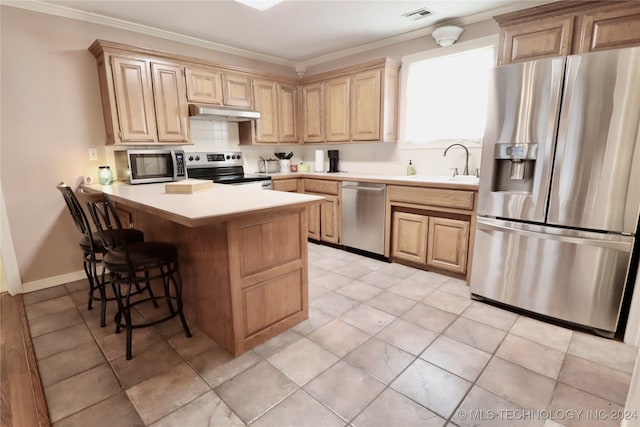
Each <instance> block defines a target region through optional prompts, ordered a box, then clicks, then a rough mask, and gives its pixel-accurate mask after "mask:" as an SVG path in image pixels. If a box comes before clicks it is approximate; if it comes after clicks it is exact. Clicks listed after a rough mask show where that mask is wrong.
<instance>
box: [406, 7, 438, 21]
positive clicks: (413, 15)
mask: <svg viewBox="0 0 640 427" xmlns="http://www.w3.org/2000/svg"><path fill="white" fill-rule="evenodd" d="M432 13H433V12H431V11H430V10H428V9H427V8H426V7H421V8H420V9H416V10H414V11H412V12H407V13H404V14H403V15H402V16H406V17H407V18H410V19H413V20H414V21H417V20H418V19H422V18H425V17H427V16H429V15H431V14H432Z"/></svg>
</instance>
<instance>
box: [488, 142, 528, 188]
mask: <svg viewBox="0 0 640 427" xmlns="http://www.w3.org/2000/svg"><path fill="white" fill-rule="evenodd" d="M537 156H538V144H496V145H495V156H494V160H495V162H496V164H495V168H494V170H495V177H494V188H493V191H507V192H513V193H526V194H531V192H532V190H533V181H534V171H535V163H536V159H537Z"/></svg>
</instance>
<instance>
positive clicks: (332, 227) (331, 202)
mask: <svg viewBox="0 0 640 427" xmlns="http://www.w3.org/2000/svg"><path fill="white" fill-rule="evenodd" d="M324 197H325V200H323V201H322V203H320V240H322V241H323V242H329V243H335V244H338V243H340V199H339V198H338V196H324Z"/></svg>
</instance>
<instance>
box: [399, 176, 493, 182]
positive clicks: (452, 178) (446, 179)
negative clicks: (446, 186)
mask: <svg viewBox="0 0 640 427" xmlns="http://www.w3.org/2000/svg"><path fill="white" fill-rule="evenodd" d="M402 178H403V179H407V180H411V181H425V182H452V183H453V182H457V183H460V184H477V183H478V182H479V181H480V179H479V178H478V177H477V176H475V175H456V176H443V175H409V176H404V177H402Z"/></svg>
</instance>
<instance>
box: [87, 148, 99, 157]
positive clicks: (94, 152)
mask: <svg viewBox="0 0 640 427" xmlns="http://www.w3.org/2000/svg"><path fill="white" fill-rule="evenodd" d="M89 160H98V149H97V148H96V147H91V148H89Z"/></svg>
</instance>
